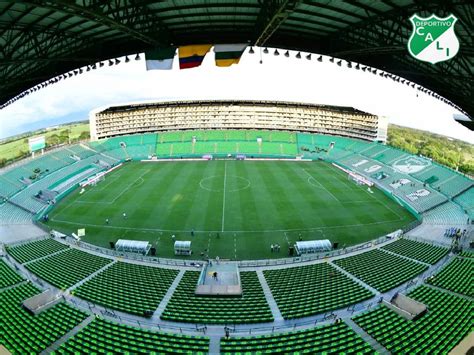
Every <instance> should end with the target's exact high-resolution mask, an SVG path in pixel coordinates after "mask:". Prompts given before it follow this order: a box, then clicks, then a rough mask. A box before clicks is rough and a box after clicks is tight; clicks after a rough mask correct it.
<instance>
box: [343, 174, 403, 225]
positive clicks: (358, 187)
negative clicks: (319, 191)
mask: <svg viewBox="0 0 474 355" xmlns="http://www.w3.org/2000/svg"><path fill="white" fill-rule="evenodd" d="M334 170H335V171H336V172H338V173H340V174H344V173H343V172H342V171H340V170H339V169H334ZM339 181H344V182H345V183H346V184H347V180H346V179H341V180H339ZM354 187H355V188H357V189H362V190H363V191H364V192H365V193H366V194H367V195H369V196H370V198H372V199H373V200H375V201H376V202H378V203H379V204H381V205H382V206H384V207H385V208H386V209H387V210H389V211H390V212H392V213H393V214H395V215H396V216H397V217H398V218H399V219H400V221H402V220H403V216H400V214H398V213H397V211H394V210H393V209H392V208H390V207H389V206H387V205H386V204H385V203H384V202H382V201H380V200H379V199H377V198H375V197H374V196H372V194H371V193H370V192H369V191H367V190H366V189H365V187H362V186H359V185H357V184H354Z"/></svg>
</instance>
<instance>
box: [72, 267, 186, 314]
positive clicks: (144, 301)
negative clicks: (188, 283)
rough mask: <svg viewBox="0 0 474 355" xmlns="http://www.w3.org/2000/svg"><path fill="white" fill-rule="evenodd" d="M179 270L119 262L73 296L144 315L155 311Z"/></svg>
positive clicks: (78, 289) (76, 290)
mask: <svg viewBox="0 0 474 355" xmlns="http://www.w3.org/2000/svg"><path fill="white" fill-rule="evenodd" d="M177 275H178V271H177V270H173V269H163V268H158V267H152V266H145V265H137V264H130V263H124V262H117V263H115V264H114V265H112V266H111V267H109V268H107V269H106V270H104V271H103V272H101V273H99V274H98V275H96V276H95V277H93V278H92V279H91V280H89V281H87V282H86V283H84V284H83V285H81V286H80V287H78V288H77V289H75V290H73V291H72V292H71V293H72V294H74V295H76V296H78V297H81V298H84V299H87V300H89V301H92V302H94V303H97V304H100V305H103V306H105V307H110V308H114V309H117V310H120V311H123V312H127V313H132V314H137V315H144V314H145V311H152V312H153V311H154V310H155V309H156V308H157V307H158V304H159V303H160V301H161V299H162V298H163V296H164V295H165V294H166V292H167V291H168V288H169V287H170V286H171V284H172V283H173V280H174V279H175V278H176V276H177Z"/></svg>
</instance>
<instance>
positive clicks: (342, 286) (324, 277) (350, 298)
mask: <svg viewBox="0 0 474 355" xmlns="http://www.w3.org/2000/svg"><path fill="white" fill-rule="evenodd" d="M264 276H265V279H266V280H267V283H268V286H269V287H270V289H271V291H272V295H273V297H274V298H275V301H276V302H277V305H278V308H279V309H280V311H281V314H282V315H283V317H284V318H285V319H293V318H301V317H307V316H311V315H314V314H319V313H324V312H327V311H331V310H335V309H338V308H342V307H347V306H349V305H351V304H354V303H358V302H361V301H363V300H366V299H368V298H371V297H372V296H373V294H372V292H370V291H369V290H367V289H366V288H364V287H362V286H361V285H359V284H358V283H356V282H355V281H353V280H352V279H351V278H349V277H348V276H346V275H344V274H343V273H342V272H340V271H339V270H337V269H336V268H334V267H333V266H331V265H329V264H327V263H322V264H313V265H306V266H298V267H291V268H285V269H276V270H266V271H264Z"/></svg>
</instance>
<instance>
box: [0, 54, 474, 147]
mask: <svg viewBox="0 0 474 355" xmlns="http://www.w3.org/2000/svg"><path fill="white" fill-rule="evenodd" d="M280 53H281V54H280V55H279V56H274V55H273V49H270V54H263V64H260V63H259V61H260V56H261V54H260V53H259V50H256V53H255V54H253V55H252V54H249V53H245V54H244V56H243V58H242V60H241V63H240V64H239V65H234V66H232V67H230V68H219V67H216V66H215V65H214V62H213V61H214V55H213V53H208V54H207V56H206V58H205V60H204V63H203V65H202V66H201V67H199V68H195V69H187V70H179V69H178V63H177V60H176V59H175V63H174V68H173V70H170V71H149V72H147V71H146V70H145V62H144V60H143V55H142V60H140V61H134V60H133V57H131V59H132V60H131V61H130V62H129V63H125V61H124V60H123V59H122V61H121V64H119V65H114V66H111V67H109V66H108V65H105V66H104V67H103V68H100V69H97V70H95V71H90V72H85V71H84V73H83V74H82V75H78V76H75V77H73V78H70V79H67V80H64V81H61V82H59V83H58V84H55V85H50V86H48V87H47V88H45V89H42V90H40V91H38V92H36V93H34V94H31V95H29V96H28V97H26V98H24V99H22V100H19V101H17V102H16V103H14V104H13V105H10V106H8V107H7V108H5V109H3V110H1V111H0V122H1V126H0V138H5V137H8V136H11V135H14V134H18V133H22V132H25V131H29V130H32V129H37V128H42V127H47V126H52V125H56V124H59V123H63V122H71V121H77V120H82V119H88V114H89V111H90V110H92V109H94V108H96V107H99V106H104V105H111V104H120V103H124V102H131V101H140V100H156V101H160V100H174V99H265V100H285V101H297V102H308V103H316V104H331V105H341V106H353V107H355V108H358V109H360V110H364V111H367V112H370V113H374V114H378V115H383V116H387V117H388V118H389V122H390V123H394V124H399V125H403V126H408V127H413V128H419V129H424V130H428V131H431V132H434V133H439V134H443V135H447V136H450V137H454V138H458V139H462V140H464V141H467V142H470V143H472V144H474V133H473V132H471V131H469V130H468V129H467V128H465V127H463V126H461V125H460V124H458V123H456V122H455V121H454V120H453V119H452V115H453V113H455V112H456V111H455V110H454V109H453V108H451V107H449V106H448V105H445V104H443V103H442V102H440V101H438V100H436V99H434V98H432V97H429V96H427V95H425V94H423V93H419V94H418V96H417V91H416V90H415V89H413V88H411V87H407V86H406V85H402V84H399V83H396V82H393V81H392V80H390V79H385V78H382V77H380V76H378V75H373V74H368V73H366V72H362V71H357V70H355V69H349V68H347V67H346V66H345V65H344V64H343V65H342V67H339V66H337V65H336V64H334V63H330V62H329V61H328V59H327V58H326V57H324V61H323V63H320V62H318V61H317V60H316V57H317V56H315V55H314V54H313V56H312V57H313V58H312V60H311V61H309V60H307V59H305V57H304V55H303V58H302V59H296V58H295V52H290V53H291V55H290V58H286V57H285V56H284V55H283V52H282V51H280Z"/></svg>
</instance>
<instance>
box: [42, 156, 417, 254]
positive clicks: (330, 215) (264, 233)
mask: <svg viewBox="0 0 474 355" xmlns="http://www.w3.org/2000/svg"><path fill="white" fill-rule="evenodd" d="M79 190H80V189H77V190H75V191H74V192H72V193H71V194H70V195H69V196H67V197H66V198H65V199H63V200H62V201H61V202H59V203H58V205H57V206H56V207H55V208H54V209H53V210H52V211H51V212H50V214H49V217H50V221H49V222H48V225H49V226H50V227H53V228H55V229H57V230H60V231H64V232H68V233H71V232H75V231H76V230H77V229H78V228H85V229H86V236H85V237H84V238H83V240H84V241H86V242H90V243H93V244H96V245H100V246H104V247H109V242H110V241H116V240H118V239H133V240H149V241H150V242H151V243H152V244H153V246H156V249H157V256H160V257H174V254H173V239H172V235H173V234H174V235H175V238H176V240H190V241H192V249H193V253H194V255H193V258H196V259H199V258H201V255H202V253H203V254H204V255H208V256H209V257H216V256H219V257H220V258H228V259H239V260H245V259H264V258H281V257H287V256H288V245H293V244H294V242H295V241H297V240H299V239H300V238H301V239H302V240H314V239H329V240H330V241H331V242H338V243H339V247H343V246H344V245H345V246H350V245H354V244H358V243H361V242H364V241H367V240H371V239H374V238H376V237H379V236H382V235H384V234H386V233H389V232H392V231H394V230H396V229H398V228H401V227H403V226H405V225H406V224H408V223H409V222H411V221H413V220H414V217H413V216H412V215H411V214H410V213H409V212H408V211H407V210H405V209H404V208H403V207H401V206H400V205H398V204H397V203H395V202H394V201H392V200H391V199H389V198H388V197H386V196H385V195H384V194H383V193H382V192H381V191H378V190H377V189H375V188H372V190H373V193H369V192H368V191H367V188H366V187H363V186H358V185H357V184H355V183H354V182H352V181H350V180H349V179H348V178H347V175H346V174H345V173H343V172H342V171H340V170H338V169H336V168H335V167H333V166H332V165H330V164H328V163H324V162H287V161H231V160H229V161H225V160H221V161H195V162H158V163H146V162H131V163H125V164H124V166H123V167H121V168H119V169H117V170H116V171H115V172H113V173H111V174H109V175H107V176H106V178H105V180H104V181H102V182H100V183H98V184H97V185H96V186H94V187H87V188H86V191H85V192H84V193H83V194H80V191H79ZM123 213H126V215H127V218H126V219H125V218H123V216H122V214H123ZM107 218H108V219H109V224H108V225H107V224H106V223H105V220H106V219H107ZM191 230H194V236H192V235H191ZM275 243H278V244H280V246H281V251H280V252H279V253H275V252H274V253H272V252H271V250H270V245H271V244H275Z"/></svg>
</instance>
